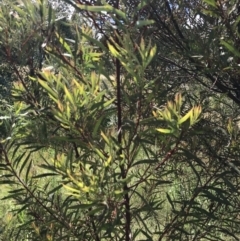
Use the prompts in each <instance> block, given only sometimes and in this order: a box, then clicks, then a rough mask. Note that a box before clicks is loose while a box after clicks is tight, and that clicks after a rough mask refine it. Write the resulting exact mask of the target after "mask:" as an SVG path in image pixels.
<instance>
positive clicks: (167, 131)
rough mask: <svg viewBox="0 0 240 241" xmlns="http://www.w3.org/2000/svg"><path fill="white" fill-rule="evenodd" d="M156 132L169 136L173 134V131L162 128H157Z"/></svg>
mask: <svg viewBox="0 0 240 241" xmlns="http://www.w3.org/2000/svg"><path fill="white" fill-rule="evenodd" d="M157 131H159V132H161V133H164V134H171V133H173V130H171V129H163V128H158V129H157Z"/></svg>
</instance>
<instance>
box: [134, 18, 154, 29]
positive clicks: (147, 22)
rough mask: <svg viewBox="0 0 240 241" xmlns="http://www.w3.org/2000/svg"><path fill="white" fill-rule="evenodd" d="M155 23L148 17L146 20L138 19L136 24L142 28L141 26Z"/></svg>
mask: <svg viewBox="0 0 240 241" xmlns="http://www.w3.org/2000/svg"><path fill="white" fill-rule="evenodd" d="M154 23H155V21H154V20H151V19H146V20H138V21H137V23H136V25H137V27H139V28H141V27H144V26H148V25H151V24H154Z"/></svg>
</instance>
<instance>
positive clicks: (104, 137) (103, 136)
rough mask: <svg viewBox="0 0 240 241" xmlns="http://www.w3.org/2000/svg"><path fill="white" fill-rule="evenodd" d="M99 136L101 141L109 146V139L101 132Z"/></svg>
mask: <svg viewBox="0 0 240 241" xmlns="http://www.w3.org/2000/svg"><path fill="white" fill-rule="evenodd" d="M101 136H102V138H103V140H104V141H105V142H106V143H107V144H108V145H109V144H110V142H109V139H108V138H107V136H106V135H105V134H104V133H103V132H102V131H101Z"/></svg>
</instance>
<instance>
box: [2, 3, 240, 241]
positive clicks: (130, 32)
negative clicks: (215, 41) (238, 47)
mask: <svg viewBox="0 0 240 241" xmlns="http://www.w3.org/2000/svg"><path fill="white" fill-rule="evenodd" d="M22 2H23V4H21V5H19V6H16V5H13V4H3V3H2V4H3V8H2V10H1V16H0V17H1V20H4V21H1V31H2V33H4V34H3V35H2V36H1V49H2V50H3V51H5V53H6V55H5V60H7V61H6V62H7V63H8V64H10V65H12V74H13V76H16V80H15V81H13V88H12V99H11V101H12V104H11V105H9V106H10V107H9V108H5V109H4V111H1V113H2V114H1V125H2V128H3V129H4V135H1V146H0V150H1V163H0V170H1V177H0V184H1V186H2V187H4V188H5V189H4V190H6V191H5V193H4V195H3V200H8V201H11V203H12V205H11V206H8V210H7V213H6V211H4V212H5V213H4V212H3V213H4V216H6V217H8V218H7V219H6V220H4V219H3V218H4V217H1V218H2V221H3V225H1V226H0V227H1V230H0V231H1V234H0V235H1V236H0V237H1V239H3V240H61V241H62V240H69V241H73V240H96V241H99V240H116V241H120V240H126V241H130V240H238V239H239V228H238V224H239V215H238V213H239V201H240V200H239V197H238V190H239V180H238V179H239V178H238V175H239V174H240V172H239V169H238V167H237V166H238V164H237V162H236V161H235V159H236V157H237V156H238V155H239V149H238V145H237V144H238V141H239V140H238V135H237V131H236V130H235V128H236V126H235V124H234V122H233V121H232V119H231V117H232V116H233V113H232V112H231V111H230V110H228V111H226V112H224V111H222V110H221V109H222V104H223V103H224V104H225V105H228V104H229V109H230V108H231V110H232V111H233V110H234V106H232V105H231V101H230V100H229V99H228V97H227V96H226V95H221V94H214V93H213V92H208V93H209V95H207V94H206V93H204V94H203V93H202V92H203V91H204V89H202V88H200V87H199V86H197V88H196V85H194V84H192V85H191V84H189V85H188V86H187V88H188V89H189V90H192V91H191V92H187V91H186V86H182V85H176V88H175V87H174V86H173V84H174V82H173V81H170V80H171V78H172V76H169V74H168V70H169V69H170V70H173V69H174V68H173V66H172V65H168V66H165V67H164V68H161V66H158V65H157V63H156V58H157V57H158V56H159V51H160V50H161V49H159V46H158V47H157V46H156V44H155V43H154V41H153V40H151V38H149V36H146V35H145V34H144V31H145V30H146V29H151V28H152V27H153V26H154V24H156V20H155V22H154V20H153V19H151V15H148V14H143V13H144V11H145V10H146V9H147V6H148V5H147V4H148V2H147V1H139V2H137V1H112V2H110V3H105V2H102V3H100V1H96V2H95V3H94V2H92V3H91V4H90V3H89V1H86V3H84V2H81V1H69V0H65V1H64V2H65V4H70V5H71V6H72V7H73V8H74V9H75V10H74V14H73V17H72V18H71V19H66V18H63V19H62V18H61V19H60V20H59V19H56V16H57V14H56V13H55V11H54V10H53V9H52V8H51V5H50V4H48V3H47V2H45V1H43V0H39V1H34V2H30V1H22ZM51 2H52V1H51ZM6 3H8V1H6ZM129 6H131V7H130V8H129ZM11 11H14V12H13V13H14V15H15V18H10V19H9V12H11ZM29 22H30V23H29ZM79 22H81V24H79ZM30 24H32V25H31V26H33V25H34V26H36V28H35V29H33V30H31V31H32V32H31V31H30V32H29V31H26V33H25V35H24V31H25V30H26V29H27V30H29V26H30ZM63 27H66V28H63ZM66 29H67V30H66ZM66 32H67V33H68V35H69V36H66V35H67V34H66ZM13 33H15V34H17V36H19V39H18V41H19V42H18V43H17V44H15V43H14V41H12V42H11V41H10V40H11V38H10V36H13ZM43 34H44V35H43ZM20 37H21V38H20ZM10 43H11V44H10ZM34 43H35V44H34ZM36 43H37V44H36ZM28 44H29V45H28ZM23 46H24V49H23ZM27 46H28V47H27ZM29 46H32V48H30V47H29ZM36 46H37V48H35V47H36ZM20 50H22V51H20ZM25 50H26V51H30V52H25ZM13 54H15V57H14V58H13V57H11V56H13ZM23 54H26V56H29V59H30V60H32V62H28V61H25V60H24V59H25V58H24V59H22V58H23V57H22V55H23ZM39 56H40V57H39ZM38 57H39V58H38ZM16 59H19V60H18V61H17V62H15V60H16ZM24 61H25V62H24ZM154 71H155V72H154ZM152 72H154V73H153V74H151V73H152ZM156 73H158V74H156ZM156 75H160V77H159V76H156ZM161 75H162V76H163V77H162V76H161ZM179 90H181V91H182V93H178V92H179ZM213 129H214V130H213Z"/></svg>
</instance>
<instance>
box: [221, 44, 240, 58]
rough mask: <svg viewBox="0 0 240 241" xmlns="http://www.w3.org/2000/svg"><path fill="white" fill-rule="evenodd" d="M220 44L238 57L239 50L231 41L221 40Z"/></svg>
mask: <svg viewBox="0 0 240 241" xmlns="http://www.w3.org/2000/svg"><path fill="white" fill-rule="evenodd" d="M220 44H222V45H223V46H224V47H226V49H228V50H229V51H230V52H231V53H233V54H234V55H235V56H237V57H240V52H239V51H238V50H237V49H236V48H235V47H234V46H233V45H232V44H231V43H229V42H226V41H224V40H221V41H220Z"/></svg>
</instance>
